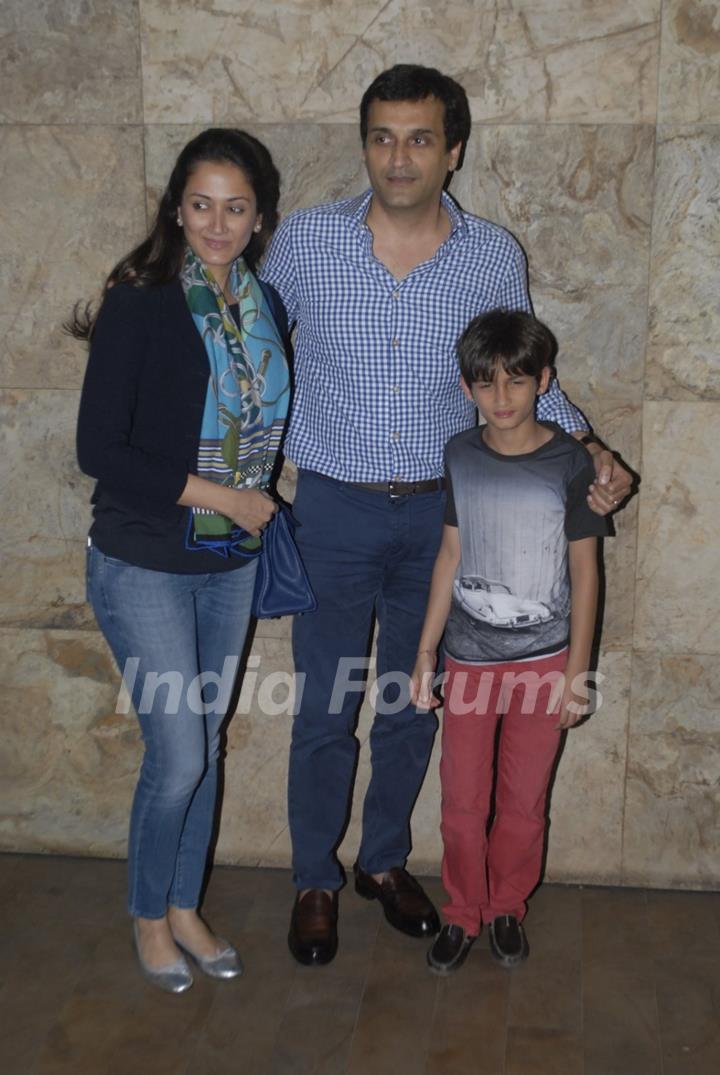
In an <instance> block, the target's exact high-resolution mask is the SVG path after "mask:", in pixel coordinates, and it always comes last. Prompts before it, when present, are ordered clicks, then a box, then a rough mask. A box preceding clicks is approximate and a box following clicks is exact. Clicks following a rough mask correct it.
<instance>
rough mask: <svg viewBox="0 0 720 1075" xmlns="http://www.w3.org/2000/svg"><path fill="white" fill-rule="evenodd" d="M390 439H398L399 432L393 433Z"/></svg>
mask: <svg viewBox="0 0 720 1075" xmlns="http://www.w3.org/2000/svg"><path fill="white" fill-rule="evenodd" d="M392 439H393V440H400V434H399V433H393V435H392Z"/></svg>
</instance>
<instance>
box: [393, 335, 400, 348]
mask: <svg viewBox="0 0 720 1075" xmlns="http://www.w3.org/2000/svg"><path fill="white" fill-rule="evenodd" d="M392 345H393V347H399V346H400V340H399V339H398V338H397V336H396V337H395V339H394V340H393V342H392Z"/></svg>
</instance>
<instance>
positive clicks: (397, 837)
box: [288, 471, 445, 889]
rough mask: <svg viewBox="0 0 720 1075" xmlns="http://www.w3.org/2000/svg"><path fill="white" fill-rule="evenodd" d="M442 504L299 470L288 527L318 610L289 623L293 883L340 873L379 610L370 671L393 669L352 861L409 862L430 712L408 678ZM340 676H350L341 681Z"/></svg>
mask: <svg viewBox="0 0 720 1075" xmlns="http://www.w3.org/2000/svg"><path fill="white" fill-rule="evenodd" d="M444 508H445V496H444V494H443V493H442V492H433V493H420V494H416V495H415V496H408V497H400V498H398V499H394V500H391V499H390V498H389V497H388V496H387V495H386V494H384V493H379V492H375V491H372V490H365V489H359V488H357V487H356V486H352V485H349V484H347V483H342V482H337V481H333V480H332V479H330V478H325V477H322V476H321V475H319V474H315V473H313V472H311V471H301V472H300V474H299V476H298V486H297V493H296V496H295V502H294V505H293V514H294V515H295V518H296V520H297V523H298V527H297V530H296V533H295V537H296V541H297V544H298V547H299V548H300V551H301V553H302V556H303V560H304V562H305V566H306V568H307V571H308V575H309V577H310V581H311V583H312V586H313V589H314V591H315V596H316V597H317V600H318V608H317V611H316V612H311V613H309V614H308V615H305V616H298V617H296V618H295V622H294V625H293V650H294V656H295V668H296V671H297V672H298V673H300V679H299V682H298V690H299V691H301V692H302V693H301V694H300V695H299V704H298V706H297V714H296V716H295V720H294V722H293V733H292V744H291V749H290V770H289V784H288V805H289V815H290V833H291V837H292V846H293V875H294V882H295V885H296V886H297V887H298V888H300V889H303V888H328V889H337V888H339V887H340V885H341V884H342V870H341V867H340V864H339V863H338V860H337V857H336V854H335V852H336V849H337V846H338V844H339V842H340V840H341V838H342V835H343V832H344V829H345V825H346V822H347V817H348V811H349V807H350V802H351V798H352V785H353V780H354V775H355V768H356V763H357V756H358V742H357V739H356V738H355V734H354V732H355V726H356V722H357V712H358V707H359V700H360V698H361V694H360V692H359V691H358V689H357V688H358V687H359V686H360V685H361V683H362V681H363V679H364V678H365V673H364V671H363V669H362V667H361V662H362V660H363V658H365V657H366V655H367V652H368V646H369V643H370V633H371V629H372V621H373V615H374V614H376V616H377V621H378V642H377V675H378V677H383V676H385V675H386V674H388V673H390V674H391V676H389V677H388V682H387V685H386V689H385V690H384V691H383V694H382V695H381V696H380V699H381V700H382V702H383V704H382V705H381V704H380V702H378V704H377V705H376V715H375V718H374V721H373V726H372V731H371V733H370V748H371V756H372V777H371V780H370V785H369V787H368V790H367V794H366V796H365V803H364V808H363V831H362V842H361V845H360V850H359V853H358V863H359V865H360V867H361V868H362V869H363V870H366V871H368V872H369V873H380V872H382V871H384V870H387V869H390V868H391V867H393V866H402V865H404V863H405V859H406V858H407V855H408V853H409V851H410V814H411V811H412V808H413V805H414V802H415V799H416V798H417V794H418V791H419V790H420V786H421V784H422V780H423V777H424V775H425V770H426V769H427V764H428V760H429V757H430V751H431V749H432V744H433V738H434V735H435V730H436V727H437V721H436V718H435V716H434V715H433V714H432V713H428V712H421V711H417V710H416V709H415V707H414V706H412V705H410V704H409V691H408V677H409V675H410V673H411V672H412V669H413V666H414V664H415V655H416V651H417V647H418V641H419V638H420V631H421V629H422V624H423V619H424V616H425V607H426V604H427V598H428V592H429V587H430V577H431V574H432V569H433V564H434V562H435V556H436V554H437V550H438V547H439V543H440V538H441V535H442V524H443V514H444ZM343 658H345V659H346V661H345V663H344V664H343V663H341V662H342V660H343ZM348 659H349V661H348ZM349 664H354V666H355V667H354V669H350V668H349V667H348V665H349ZM395 673H400V676H399V677H398V680H400V679H403V678H404V682H405V687H404V691H405V693H404V695H403V693H402V690H403V688H401V686H400V685H399V682H398V683H397V684H395V683H393V682H390V679H391V678H394V677H393V676H392V674H395ZM346 681H350V683H351V684H352V686H351V687H350V689H347V690H345V689H344V687H345V685H346ZM333 695H334V697H333Z"/></svg>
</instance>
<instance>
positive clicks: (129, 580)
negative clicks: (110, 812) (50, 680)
mask: <svg viewBox="0 0 720 1075" xmlns="http://www.w3.org/2000/svg"><path fill="white" fill-rule="evenodd" d="M256 569H257V565H256V563H255V562H252V563H249V564H246V565H243V566H242V567H240V568H238V569H237V570H236V571H228V572H222V573H220V574H204V575H180V574H171V573H168V572H164V571H148V570H146V569H145V568H141V567H134V566H133V565H132V564H127V563H125V562H124V561H123V560H116V559H114V558H113V557H109V556H105V555H104V554H103V553H102V552H100V550H99V549H97V548H96V547H94V546H90V548H89V549H88V600H89V601H90V603H91V604H92V607H93V611H94V612H95V617H96V619H97V622H98V625H99V626H100V630H101V631H102V632H103V634H104V635H105V638H106V640H107V642H108V645H109V646H110V649H111V650H112V652H113V654H114V656H115V660H116V661H117V663H118V666H119V668H120V670H121V672H124V674H125V678H126V682H128V687H129V689H130V694H131V697H132V701H133V705H134V706H135V710H136V712H137V714H138V718H139V720H140V727H141V730H142V736H143V741H144V744H145V754H144V757H143V761H142V767H141V769H140V777H139V779H138V784H137V787H136V789H135V798H134V801H133V807H132V815H131V818H130V839H129V847H128V866H129V895H128V907H129V910H130V914H131V915H135V916H141V917H143V918H162V917H163V916H164V915H165V913H166V911H167V908H168V905H169V904H172V905H173V906H175V907H197V906H198V902H199V899H200V891H201V888H202V883H203V877H204V873H205V867H206V863H207V855H208V848H209V844H210V838H211V834H212V828H213V819H214V814H215V804H216V798H217V760H218V753H219V748H220V729H221V726H222V723H223V720H224V718H225V716H226V712H227V706H228V703H229V700H230V699H229V694H230V691H231V689H232V684H233V681H234V680H235V677H236V673H237V669H238V666H239V662H240V654H241V652H242V648H243V645H244V642H245V634H246V632H247V626H248V620H249V618H250V607H251V603H252V596H253V588H254V583H255V572H256ZM133 658H134V660H132V659H133ZM128 661H129V662H130V663H129V664H127V663H126V662H128ZM203 673H204V674H203ZM198 677H200V678H198Z"/></svg>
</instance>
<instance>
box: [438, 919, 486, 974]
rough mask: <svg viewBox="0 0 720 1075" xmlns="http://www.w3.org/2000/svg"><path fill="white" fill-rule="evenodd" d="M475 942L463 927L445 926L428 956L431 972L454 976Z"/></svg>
mask: <svg viewBox="0 0 720 1075" xmlns="http://www.w3.org/2000/svg"><path fill="white" fill-rule="evenodd" d="M475 940H476V938H475V937H469V936H467V934H466V933H465V930H464V929H463V928H462V926H443V928H442V929H441V930H440V932H439V933H438V935H437V937H436V938H435V943H434V944H433V946H432V948H431V949H430V950H429V951H428V954H427V961H428V966H429V967H430V970H431V971H433V972H434V973H435V974H452V972H453V971H454V970H457V969H458V967H461V966H462V965H463V963H464V962H465V957H466V956H467V954H468V952H469V951H470V949H471V948H472V946H473V943H474V941H475Z"/></svg>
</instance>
